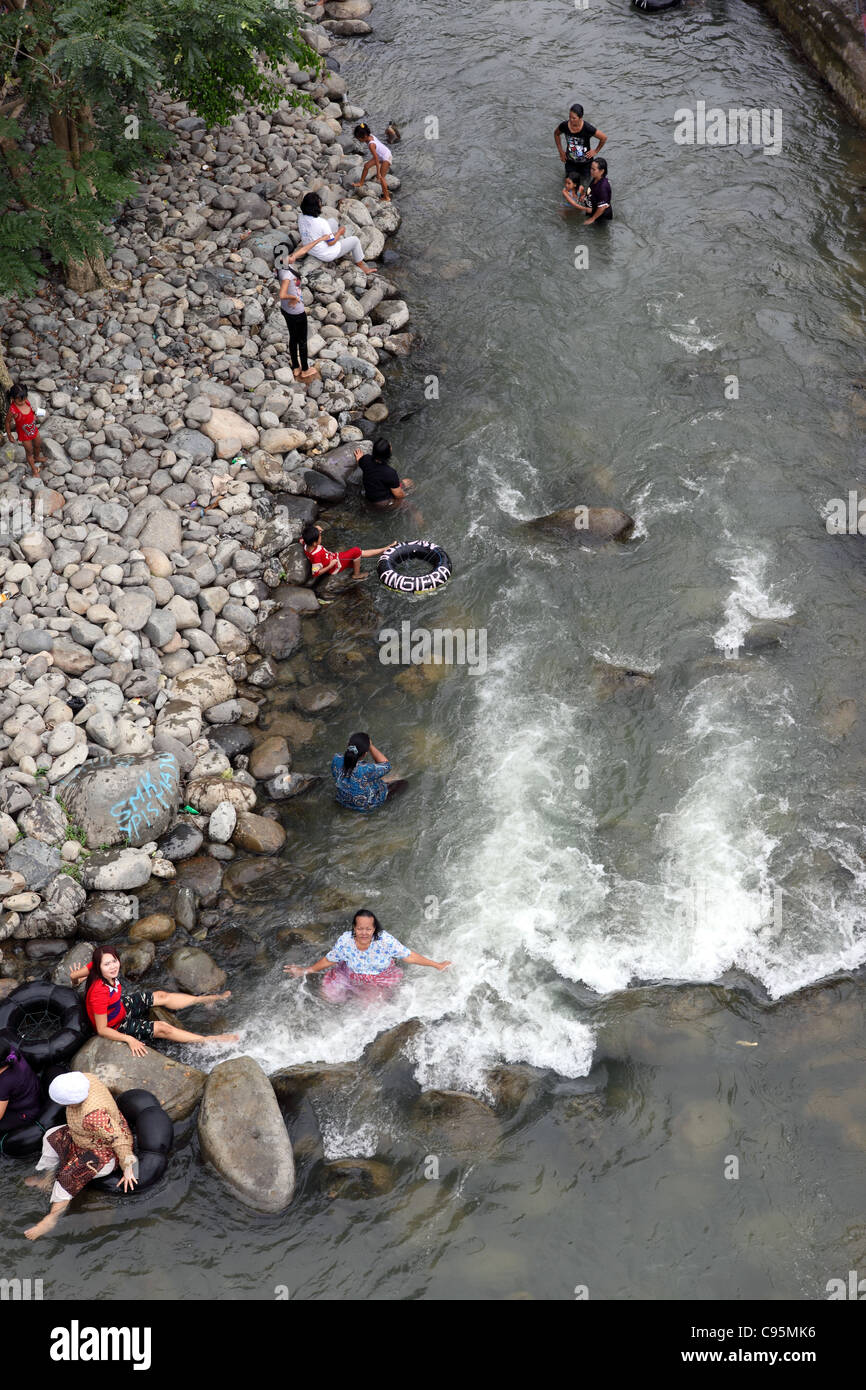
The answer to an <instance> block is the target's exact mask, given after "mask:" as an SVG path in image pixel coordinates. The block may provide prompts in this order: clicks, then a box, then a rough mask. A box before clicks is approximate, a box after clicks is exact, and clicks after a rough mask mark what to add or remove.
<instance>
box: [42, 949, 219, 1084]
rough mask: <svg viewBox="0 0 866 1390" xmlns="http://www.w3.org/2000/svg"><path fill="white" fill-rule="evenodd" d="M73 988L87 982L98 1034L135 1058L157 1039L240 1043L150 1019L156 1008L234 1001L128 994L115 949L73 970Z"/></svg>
mask: <svg viewBox="0 0 866 1390" xmlns="http://www.w3.org/2000/svg"><path fill="white" fill-rule="evenodd" d="M69 978H70V979H71V980H72V982H73V984H78V982H79V981H80V980H87V988H86V990H85V991H84V1007H85V1008H86V1010H87V1016H88V1018H89V1019H90V1022H91V1023H92V1024H93V1027H94V1029H95V1031H96V1032H97V1033H98V1034H99V1036H100V1037H101V1038H113V1039H114V1040H115V1041H116V1042H122V1043H126V1045H127V1047H128V1048H129V1050H130V1052H131V1053H132V1055H133V1057H143V1056H144V1054H145V1053H146V1051H147V1047H146V1046H145V1044H147V1043H153V1041H154V1039H155V1038H165V1040H166V1042H186V1043H224V1042H237V1040H238V1034H237V1033H213V1034H211V1035H210V1036H206V1035H205V1034H203V1033H186V1032H184V1030H183V1029H182V1028H175V1027H174V1026H173V1025H172V1024H170V1023H163V1022H162V1020H161V1019H158V1020H157V1021H156V1022H154V1021H153V1020H152V1019H150V1018H149V1017H148V1015H149V1013H150V1010H151V1009H152V1008H153V1007H154V1005H159V1006H160V1007H162V1008H166V1009H188V1008H189V1007H190V1005H191V1004H216V1003H218V1002H219V1001H220V1000H223V999H229V998H231V990H230V989H227V990H226V991H225V993H224V994H168V993H167V992H166V991H165V990H164V989H154V990H151V989H139V990H135V991H134V992H132V993H126V992H124V991H123V990H122V989H121V985H120V958H119V956H118V955H117V952H116V951H114V950H113V949H112V948H111V946H97V948H96V950H95V951H94V952H93V959H92V960H91V961H90V962H89V964H88V965H84V966H82V967H81V968H80V969H78V970H70V972H69Z"/></svg>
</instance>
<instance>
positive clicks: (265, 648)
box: [196, 608, 301, 670]
mask: <svg viewBox="0 0 866 1390" xmlns="http://www.w3.org/2000/svg"><path fill="white" fill-rule="evenodd" d="M252 639H253V642H254V643H255V645H256V647H257V648H258V650H259V651H260V652H261V654H262V656H273V657H275V658H276V660H277V661H285V660H286V658H287V657H290V656H292V655H294V653H295V652H296V651H297V650H298V647H299V646H300V645H301V619H300V617H299V616H298V614H297V613H296V612H295V611H294V609H293V608H282V609H280V610H279V611H278V612H276V613H272V614H271V615H270V617H268V618H265V619H264V620H263V621H262V622H260V623H257V624H256V626H255V627H254V628H253V631H252ZM196 669H197V670H198V667H196Z"/></svg>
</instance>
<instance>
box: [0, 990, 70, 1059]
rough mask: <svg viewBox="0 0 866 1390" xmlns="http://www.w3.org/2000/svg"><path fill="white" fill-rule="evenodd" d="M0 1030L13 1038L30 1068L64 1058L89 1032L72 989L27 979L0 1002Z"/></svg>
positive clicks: (68, 1055)
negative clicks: (24, 983) (26, 981)
mask: <svg viewBox="0 0 866 1390" xmlns="http://www.w3.org/2000/svg"><path fill="white" fill-rule="evenodd" d="M0 1029H2V1031H3V1032H5V1033H6V1034H8V1035H10V1036H11V1037H13V1038H14V1039H15V1044H16V1047H17V1049H18V1051H19V1052H20V1053H21V1055H22V1057H24V1058H25V1059H26V1060H27V1061H28V1062H29V1063H30V1065H31V1067H32V1068H33V1070H34V1071H42V1069H43V1068H44V1067H49V1066H54V1065H56V1064H57V1063H58V1062H63V1061H65V1060H66V1058H67V1057H70V1056H71V1055H72V1053H73V1052H77V1051H78V1049H79V1047H83V1046H84V1044H85V1043H86V1042H87V1039H88V1038H89V1037H90V1035H91V1032H92V1029H91V1027H90V1024H89V1022H88V1020H87V1015H86V1014H85V1012H84V1008H83V1006H82V1003H81V1000H80V998H79V997H78V995H77V994H76V992H75V990H74V989H70V988H69V986H68V985H53V984H51V983H50V981H49V982H46V981H45V980H30V981H29V982H28V983H27V984H26V985H19V986H18V988H17V989H13V991H12V993H11V994H9V995H7V997H6V998H5V999H4V1000H3V1002H2V1004H0Z"/></svg>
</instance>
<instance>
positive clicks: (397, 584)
mask: <svg viewBox="0 0 866 1390" xmlns="http://www.w3.org/2000/svg"><path fill="white" fill-rule="evenodd" d="M407 560H424V561H426V562H427V564H429V565H430V566H431V569H430V571H429V573H428V574H401V573H400V570H399V568H398V566H399V565H404V564H405V563H406V562H407ZM376 573H377V574H378V576H379V583H380V584H383V585H384V586H385V588H386V589H394V590H395V591H396V592H397V593H401V594H430V593H433V592H434V590H436V589H444V588H445V585H446V584H447V583H448V581H449V579H450V578H451V561H450V560H449V559H448V556H447V555H446V554H445V551H444V550H443V549H442V547H441V545H437V544H436V542H435V541H395V543H394V545H391V546H389V547H388V549H387V550H386V551H385V552H384V554H382V555H380V557H379V563H378V564H377V566H376Z"/></svg>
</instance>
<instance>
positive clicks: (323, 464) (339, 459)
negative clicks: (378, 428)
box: [311, 439, 371, 487]
mask: <svg viewBox="0 0 866 1390" xmlns="http://www.w3.org/2000/svg"><path fill="white" fill-rule="evenodd" d="M370 447H371V446H370V444H369V443H368V442H367V440H366V439H361V440H358V441H357V442H354V443H352V444H341V445H340V446H339V448H337V449H331V450H329V452H328V453H327V454H323V455H322V457H321V458H314V459H312V460H311V462H312V464H313V467H314V468H317V469H318V470H319V472H320V473H325V474H326V475H327V476H328V477H329V478H333V480H334V482H335V483H340V484H341V486H342V487H345V486H346V484H347V482H348V481H349V478H350V476H351V474H352V473H354V471H355V469H356V468H357V467H358V460H357V459H356V458H355V450H356V449H361V450H363V452H364V453H365V454H366V453H369V451H370Z"/></svg>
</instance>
